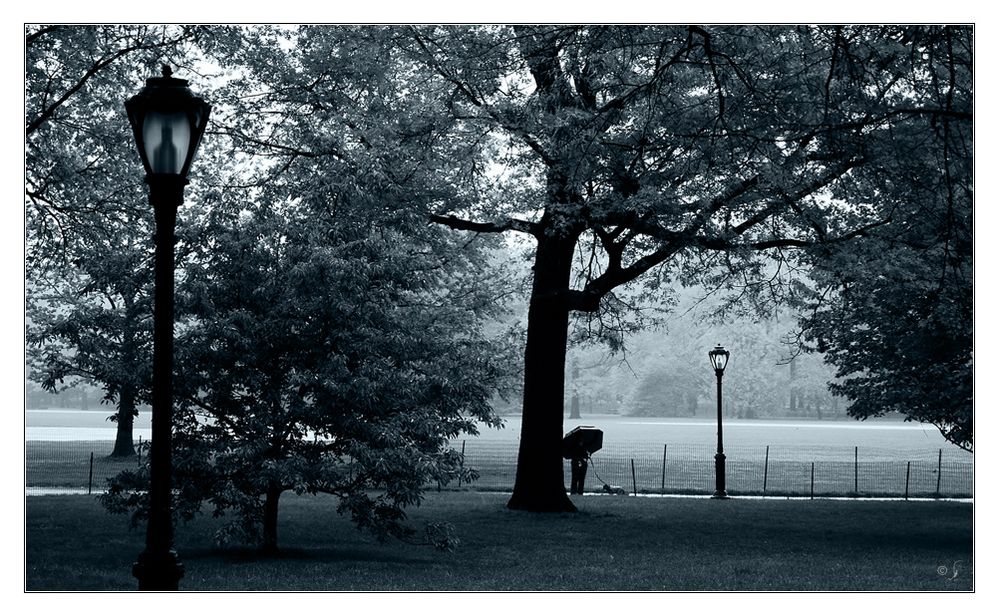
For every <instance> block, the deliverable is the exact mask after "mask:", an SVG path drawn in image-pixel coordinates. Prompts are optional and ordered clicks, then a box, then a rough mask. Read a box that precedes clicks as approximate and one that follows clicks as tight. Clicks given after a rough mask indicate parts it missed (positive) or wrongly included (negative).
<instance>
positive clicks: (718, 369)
mask: <svg viewBox="0 0 1000 616" xmlns="http://www.w3.org/2000/svg"><path fill="white" fill-rule="evenodd" d="M708 359H709V361H711V362H712V367H713V368H715V379H716V384H717V387H718V389H717V390H716V398H717V400H718V413H717V415H716V417H717V419H718V437H719V440H718V443H717V445H716V448H715V494H712V498H729V495H728V494H726V454H725V453H724V452H723V450H722V373H723V372H725V371H726V364H728V363H729V351H727V350H726V349H724V348H722V346H721V345H716V346H715V348H714V349H712V350H711V351H709V352H708Z"/></svg>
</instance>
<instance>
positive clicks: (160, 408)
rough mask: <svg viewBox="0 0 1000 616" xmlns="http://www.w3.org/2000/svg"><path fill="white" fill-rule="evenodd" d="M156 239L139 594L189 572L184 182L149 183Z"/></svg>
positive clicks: (174, 583)
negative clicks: (176, 487) (182, 401)
mask: <svg viewBox="0 0 1000 616" xmlns="http://www.w3.org/2000/svg"><path fill="white" fill-rule="evenodd" d="M147 182H148V183H149V201H150V204H152V206H153V208H154V213H155V216H156V231H155V235H154V243H155V255H154V265H153V269H154V298H153V391H152V438H151V440H150V450H149V474H150V477H149V481H150V488H149V520H148V524H147V526H146V549H145V551H144V552H142V553H141V554H140V555H139V558H138V560H137V561H136V563H135V564H134V565H133V567H132V575H134V576H135V577H136V578H137V579H138V581H139V590H177V588H178V583H179V581H180V578H181V577H183V575H184V566H183V565H182V564H181V562H180V560H179V559H178V558H177V553H176V552H175V551H174V549H173V536H174V532H173V520H172V516H171V502H170V501H171V492H172V487H171V483H172V481H171V461H170V454H171V427H172V414H173V397H174V396H173V359H174V357H173V355H174V230H175V227H176V221H177V208H178V206H179V205H180V204H181V202H182V200H183V188H184V180H183V179H180V178H153V177H150V178H147Z"/></svg>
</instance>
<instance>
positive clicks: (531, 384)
mask: <svg viewBox="0 0 1000 616" xmlns="http://www.w3.org/2000/svg"><path fill="white" fill-rule="evenodd" d="M575 245H576V237H575V236H550V235H542V236H541V237H539V239H538V249H537V250H536V251H535V267H534V282H533V284H532V289H531V302H530V304H529V307H528V339H527V342H526V344H525V349H524V406H523V409H522V413H521V443H520V448H519V450H518V453H517V476H516V478H515V480H514V493H513V494H512V495H511V497H510V501H509V502H508V503H507V507H509V508H511V509H521V510H526V511H545V512H559V511H576V507H574V506H573V503H572V502H571V501H570V499H569V496H567V495H566V484H565V482H564V479H563V459H562V451H561V449H562V447H561V446H562V436H563V390H564V384H565V383H564V379H565V372H566V341H567V330H568V327H569V300H568V292H569V279H570V271H571V266H572V258H573V249H574V247H575Z"/></svg>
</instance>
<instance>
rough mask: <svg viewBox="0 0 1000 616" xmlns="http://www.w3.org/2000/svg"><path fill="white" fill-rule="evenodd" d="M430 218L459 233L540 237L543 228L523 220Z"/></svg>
mask: <svg viewBox="0 0 1000 616" xmlns="http://www.w3.org/2000/svg"><path fill="white" fill-rule="evenodd" d="M429 218H430V221H431V222H433V223H437V224H439V225H444V226H446V227H449V228H451V229H457V230H459V231H475V232H476V233H503V232H505V231H519V232H521V233H527V234H529V235H533V236H535V237H538V234H539V233H540V231H541V228H540V226H539V225H538V224H537V223H533V222H530V221H527V220H521V219H519V218H508V219H506V220H503V221H499V222H475V221H472V220H465V219H463V218H459V217H457V216H455V215H453V214H452V215H448V216H443V215H440V214H431V215H430V216H429Z"/></svg>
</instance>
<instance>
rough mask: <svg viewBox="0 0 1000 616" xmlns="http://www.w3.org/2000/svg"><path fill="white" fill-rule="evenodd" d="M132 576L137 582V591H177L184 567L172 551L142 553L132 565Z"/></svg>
mask: <svg viewBox="0 0 1000 616" xmlns="http://www.w3.org/2000/svg"><path fill="white" fill-rule="evenodd" d="M132 575H133V576H134V577H135V578H136V579H137V580H139V590H177V588H178V584H179V583H180V580H181V578H182V577H184V565H183V564H181V561H180V559H179V558H177V552H175V551H173V550H168V551H166V552H160V553H156V554H154V553H151V552H143V553H141V554H139V559H138V560H137V561H136V562H135V564H133V565H132Z"/></svg>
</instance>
